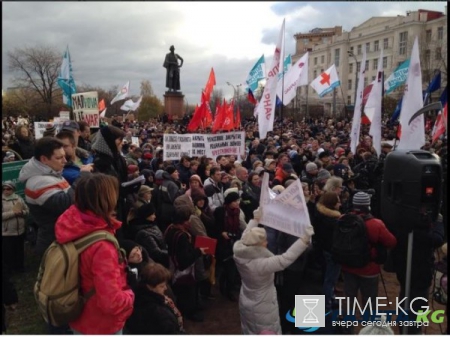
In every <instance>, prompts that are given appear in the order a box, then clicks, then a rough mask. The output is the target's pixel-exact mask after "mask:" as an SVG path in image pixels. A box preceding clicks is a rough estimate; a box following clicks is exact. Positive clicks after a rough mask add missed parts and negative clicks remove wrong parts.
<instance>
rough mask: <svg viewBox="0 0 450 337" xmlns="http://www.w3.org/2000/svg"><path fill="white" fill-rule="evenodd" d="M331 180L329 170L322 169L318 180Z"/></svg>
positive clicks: (318, 174)
mask: <svg viewBox="0 0 450 337" xmlns="http://www.w3.org/2000/svg"><path fill="white" fill-rule="evenodd" d="M329 178H331V173H330V171H328V170H325V169H322V170H320V171H319V173H317V180H325V179H329Z"/></svg>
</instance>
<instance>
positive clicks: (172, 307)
mask: <svg viewBox="0 0 450 337" xmlns="http://www.w3.org/2000/svg"><path fill="white" fill-rule="evenodd" d="M164 304H165V305H167V306H168V307H169V309H170V310H172V312H173V314H174V315H175V317H176V318H177V321H178V326H179V327H180V331H181V332H184V328H183V316H182V315H181V313H180V310H178V308H177V307H176V306H175V303H173V301H172V300H171V299H170V298H169V297H168V296H166V295H164Z"/></svg>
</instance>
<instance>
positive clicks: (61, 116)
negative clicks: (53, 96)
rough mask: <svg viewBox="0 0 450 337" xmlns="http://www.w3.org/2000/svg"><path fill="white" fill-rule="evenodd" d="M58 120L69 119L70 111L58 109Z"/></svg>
mask: <svg viewBox="0 0 450 337" xmlns="http://www.w3.org/2000/svg"><path fill="white" fill-rule="evenodd" d="M59 120H60V121H61V122H65V121H70V111H60V112H59Z"/></svg>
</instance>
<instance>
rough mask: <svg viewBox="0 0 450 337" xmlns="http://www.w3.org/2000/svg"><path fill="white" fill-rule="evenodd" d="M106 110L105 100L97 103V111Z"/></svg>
mask: <svg viewBox="0 0 450 337" xmlns="http://www.w3.org/2000/svg"><path fill="white" fill-rule="evenodd" d="M105 109H106V105H105V100H104V99H102V100H101V101H100V102H98V111H103V110H105Z"/></svg>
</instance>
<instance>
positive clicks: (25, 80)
mask: <svg viewBox="0 0 450 337" xmlns="http://www.w3.org/2000/svg"><path fill="white" fill-rule="evenodd" d="M7 55H8V63H9V69H10V70H11V71H12V72H13V73H14V74H15V77H14V80H13V82H14V84H15V85H16V86H17V87H20V88H25V89H29V90H32V91H34V92H36V93H37V94H38V95H39V97H40V99H41V100H42V103H44V105H45V106H46V110H47V115H48V117H50V116H51V114H52V105H53V103H54V97H55V95H56V94H61V90H60V88H59V87H58V85H57V79H58V74H59V70H60V68H61V62H62V54H61V53H60V52H58V51H57V50H56V49H54V48H52V47H48V46H37V47H25V48H16V49H15V50H14V51H12V52H8V54H7Z"/></svg>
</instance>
